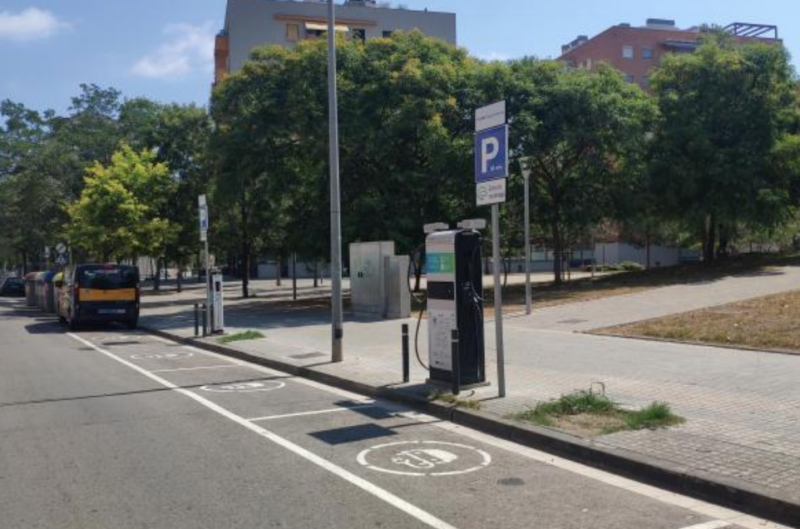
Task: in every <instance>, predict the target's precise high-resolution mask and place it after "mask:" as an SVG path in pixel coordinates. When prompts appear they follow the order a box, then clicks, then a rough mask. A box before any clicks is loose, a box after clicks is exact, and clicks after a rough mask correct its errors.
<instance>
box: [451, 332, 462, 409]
mask: <svg viewBox="0 0 800 529" xmlns="http://www.w3.org/2000/svg"><path fill="white" fill-rule="evenodd" d="M452 340H453V342H452V364H453V371H452V373H453V395H458V394H459V393H461V358H460V355H459V354H458V329H453V336H452Z"/></svg>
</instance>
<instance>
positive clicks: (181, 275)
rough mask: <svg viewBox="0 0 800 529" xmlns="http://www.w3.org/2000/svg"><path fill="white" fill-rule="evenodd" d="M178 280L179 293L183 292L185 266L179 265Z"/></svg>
mask: <svg viewBox="0 0 800 529" xmlns="http://www.w3.org/2000/svg"><path fill="white" fill-rule="evenodd" d="M176 280H177V287H178V294H180V293H181V292H183V267H182V266H178V277H177V278H176Z"/></svg>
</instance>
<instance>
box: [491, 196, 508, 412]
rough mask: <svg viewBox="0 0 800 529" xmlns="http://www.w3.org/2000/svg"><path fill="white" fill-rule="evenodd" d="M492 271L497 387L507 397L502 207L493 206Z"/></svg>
mask: <svg viewBox="0 0 800 529" xmlns="http://www.w3.org/2000/svg"><path fill="white" fill-rule="evenodd" d="M492 239H493V240H492V271H493V272H494V326H495V345H496V348H497V386H498V388H499V396H500V397H505V396H506V360H505V352H504V350H503V291H502V286H501V285H500V205H499V204H494V205H493V206H492Z"/></svg>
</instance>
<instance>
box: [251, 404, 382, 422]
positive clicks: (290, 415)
mask: <svg viewBox="0 0 800 529" xmlns="http://www.w3.org/2000/svg"><path fill="white" fill-rule="evenodd" d="M377 407H379V406H378V405H377V404H365V405H363V406H350V407H344V408H330V409H327V410H316V411H301V412H298V413H285V414H283V415H268V416H266V417H256V418H254V419H247V420H248V421H254V422H255V421H273V420H275V419H291V418H293V417H306V416H308V415H325V414H327V413H338V412H342V411H353V410H363V409H366V408H377Z"/></svg>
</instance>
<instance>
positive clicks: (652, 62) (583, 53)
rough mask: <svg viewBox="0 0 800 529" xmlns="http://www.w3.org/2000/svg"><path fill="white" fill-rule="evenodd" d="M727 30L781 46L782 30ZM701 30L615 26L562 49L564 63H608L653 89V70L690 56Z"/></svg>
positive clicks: (657, 23) (658, 23)
mask: <svg viewBox="0 0 800 529" xmlns="http://www.w3.org/2000/svg"><path fill="white" fill-rule="evenodd" d="M724 29H725V31H727V32H728V33H730V34H731V35H732V37H733V38H734V39H736V40H738V41H740V42H749V41H763V42H769V43H780V42H781V41H780V39H778V28H777V27H776V26H768V25H762V24H745V23H734V24H731V25H729V26H727V27H726V28H724ZM701 31H702V30H701V28H700V27H693V28H689V29H679V28H677V27H676V26H675V22H674V21H672V20H661V19H649V20H648V21H647V24H646V25H645V26H642V27H633V26H631V25H630V24H620V25H617V26H612V27H610V28H608V29H607V30H605V31H604V32H602V33H600V34H599V35H597V36H596V37H593V38H591V39H590V38H588V37H587V36H580V37H578V38H577V39H575V40H573V41H572V42H570V43H569V44H566V45H564V46H562V49H561V52H562V55H561V57H560V60H562V61H564V62H566V63H567V64H568V65H569V66H572V67H575V68H586V69H588V70H592V69H594V68H596V67H597V65H598V64H599V63H607V64H610V65H611V66H613V67H614V68H616V69H618V70H619V71H621V72H622V73H623V74H624V75H625V76H626V78H627V79H628V81H629V82H632V83H637V84H638V85H639V86H641V87H642V88H644V89H645V90H649V88H650V83H649V74H650V70H651V69H652V68H653V67H654V66H656V65H658V64H659V62H660V61H661V58H662V57H663V56H664V55H665V54H668V53H690V52H693V51H694V50H695V49H697V47H698V46H699V40H700V34H701Z"/></svg>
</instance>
